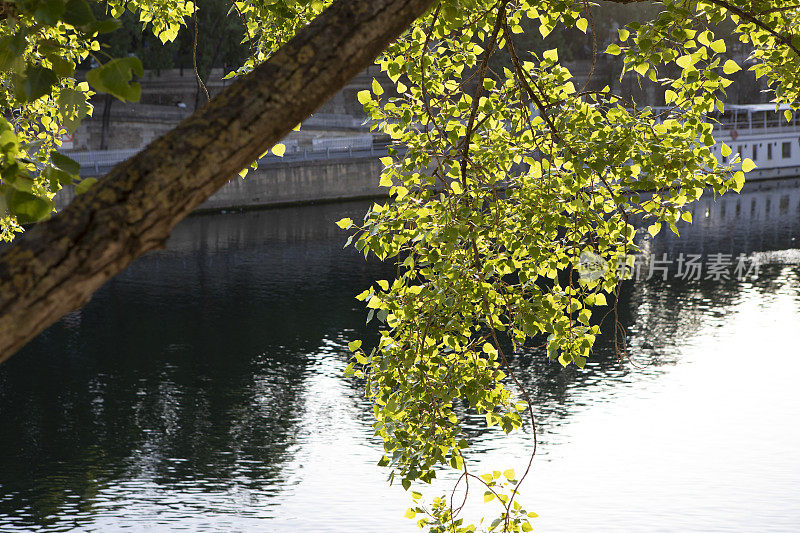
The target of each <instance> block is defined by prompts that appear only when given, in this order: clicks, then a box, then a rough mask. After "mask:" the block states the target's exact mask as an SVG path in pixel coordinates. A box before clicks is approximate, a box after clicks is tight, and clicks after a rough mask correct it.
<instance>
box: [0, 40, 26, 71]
mask: <svg viewBox="0 0 800 533" xmlns="http://www.w3.org/2000/svg"><path fill="white" fill-rule="evenodd" d="M26 46H27V41H26V40H25V32H24V31H18V32H17V33H15V34H14V35H6V36H5V37H3V38H2V39H0V69H2V70H12V69H14V67H19V69H20V70H21V67H22V66H24V64H25V62H24V60H23V59H22V53H23V52H24V51H25V47H26Z"/></svg>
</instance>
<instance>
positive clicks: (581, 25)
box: [575, 18, 589, 33]
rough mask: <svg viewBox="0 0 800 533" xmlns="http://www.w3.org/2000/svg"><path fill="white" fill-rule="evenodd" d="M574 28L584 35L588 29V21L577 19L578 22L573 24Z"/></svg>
mask: <svg viewBox="0 0 800 533" xmlns="http://www.w3.org/2000/svg"><path fill="white" fill-rule="evenodd" d="M575 26H576V27H577V28H578V29H579V30H581V31H582V32H583V33H586V29H587V28H588V27H589V21H588V20H586V19H585V18H579V19H578V21H577V22H576V23H575Z"/></svg>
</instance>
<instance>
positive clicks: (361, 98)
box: [357, 90, 372, 105]
mask: <svg viewBox="0 0 800 533" xmlns="http://www.w3.org/2000/svg"><path fill="white" fill-rule="evenodd" d="M357 96H358V102H359V103H360V104H361V105H364V104H366V103H367V102H371V101H372V95H371V94H370V92H369V91H367V90H363V91H358V94H357Z"/></svg>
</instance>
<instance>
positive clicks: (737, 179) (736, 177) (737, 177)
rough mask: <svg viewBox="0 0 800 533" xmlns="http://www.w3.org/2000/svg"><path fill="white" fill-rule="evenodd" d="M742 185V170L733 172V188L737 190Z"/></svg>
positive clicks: (740, 188) (739, 189)
mask: <svg viewBox="0 0 800 533" xmlns="http://www.w3.org/2000/svg"><path fill="white" fill-rule="evenodd" d="M742 187H744V172H742V171H741V170H739V171H737V172H734V173H733V188H734V190H736V192H739V191H741V190H742Z"/></svg>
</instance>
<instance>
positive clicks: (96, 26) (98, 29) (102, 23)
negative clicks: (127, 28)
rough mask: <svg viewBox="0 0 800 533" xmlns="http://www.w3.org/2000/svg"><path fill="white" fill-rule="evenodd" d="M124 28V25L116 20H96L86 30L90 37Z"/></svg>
mask: <svg viewBox="0 0 800 533" xmlns="http://www.w3.org/2000/svg"><path fill="white" fill-rule="evenodd" d="M120 27H122V23H121V22H119V21H118V20H115V19H105V20H95V21H94V22H92V23H91V24H89V25H88V26H85V27H84V29H85V30H86V33H88V34H90V35H95V34H103V33H111V32H112V31H114V30H116V29H117V28H120Z"/></svg>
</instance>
